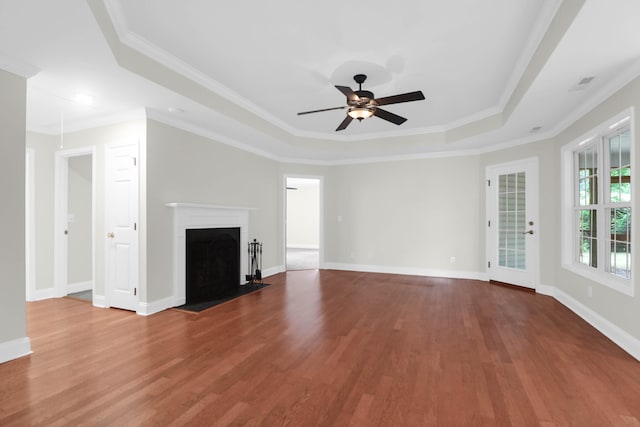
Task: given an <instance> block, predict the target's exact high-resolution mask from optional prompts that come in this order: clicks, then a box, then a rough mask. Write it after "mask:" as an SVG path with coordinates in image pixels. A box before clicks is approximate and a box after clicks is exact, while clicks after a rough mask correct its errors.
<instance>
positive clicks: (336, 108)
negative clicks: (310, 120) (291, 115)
mask: <svg viewBox="0 0 640 427" xmlns="http://www.w3.org/2000/svg"><path fill="white" fill-rule="evenodd" d="M345 108H347V106H346V105H344V106H342V107H331V108H323V109H322V110H312V111H303V112H301V113H298V115H299V116H302V115H303V114H311V113H321V112H323V111H331V110H344V109H345Z"/></svg>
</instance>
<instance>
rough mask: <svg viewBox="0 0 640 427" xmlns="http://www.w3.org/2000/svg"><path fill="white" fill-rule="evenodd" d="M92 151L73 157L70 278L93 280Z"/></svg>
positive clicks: (69, 180) (68, 225) (69, 178)
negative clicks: (90, 153) (89, 153)
mask: <svg viewBox="0 0 640 427" xmlns="http://www.w3.org/2000/svg"><path fill="white" fill-rule="evenodd" d="M91 162H92V159H91V155H87V154H85V155H82V156H76V157H71V158H70V159H69V176H68V185H69V189H68V193H67V198H68V208H67V209H68V215H69V217H70V218H69V221H68V224H67V230H68V232H69V234H68V236H67V245H68V246H67V247H68V250H67V251H68V257H67V258H68V259H67V262H68V267H67V282H68V283H69V284H77V283H84V282H91V281H92V280H93V277H92V269H93V265H92V260H91V253H92V247H93V241H92V236H91V219H92V217H91V186H92V179H91Z"/></svg>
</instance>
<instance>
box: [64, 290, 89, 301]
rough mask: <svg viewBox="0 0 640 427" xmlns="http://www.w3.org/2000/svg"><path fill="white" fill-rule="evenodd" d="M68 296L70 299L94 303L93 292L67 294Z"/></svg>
mask: <svg viewBox="0 0 640 427" xmlns="http://www.w3.org/2000/svg"><path fill="white" fill-rule="evenodd" d="M67 296H68V297H70V298H75V299H81V300H85V301H93V291H92V290H88V291H81V292H74V293H72V294H67Z"/></svg>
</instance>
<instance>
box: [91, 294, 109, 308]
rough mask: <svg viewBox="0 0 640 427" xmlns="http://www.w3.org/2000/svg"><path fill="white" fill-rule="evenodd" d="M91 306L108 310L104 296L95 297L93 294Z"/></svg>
mask: <svg viewBox="0 0 640 427" xmlns="http://www.w3.org/2000/svg"><path fill="white" fill-rule="evenodd" d="M93 306H94V307H98V308H109V304H107V298H106V297H105V296H104V295H96V294H95V292H94V293H93Z"/></svg>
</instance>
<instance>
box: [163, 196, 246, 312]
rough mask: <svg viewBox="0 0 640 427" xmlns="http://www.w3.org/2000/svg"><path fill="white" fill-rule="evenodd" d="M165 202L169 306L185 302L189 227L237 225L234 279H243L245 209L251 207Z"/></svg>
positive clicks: (226, 226) (204, 227) (234, 226)
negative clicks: (169, 215)
mask: <svg viewBox="0 0 640 427" xmlns="http://www.w3.org/2000/svg"><path fill="white" fill-rule="evenodd" d="M166 206H167V207H168V208H171V210H172V211H173V296H172V300H173V302H172V306H173V307H177V306H180V305H184V304H185V303H186V302H187V291H186V289H187V259H186V258H187V257H186V253H187V232H189V234H191V232H192V231H191V230H203V229H230V228H236V229H239V230H240V234H239V239H238V248H239V252H240V259H239V261H238V262H239V267H238V270H237V279H236V280H237V282H235V283H236V285H238V284H240V285H242V284H244V283H245V282H244V275H243V273H245V272H246V271H247V269H248V265H249V262H248V255H247V250H246V245H247V242H248V241H249V212H250V211H252V210H253V209H251V208H244V207H235V206H216V205H203V204H197V203H179V202H178V203H167V204H166ZM242 248H244V250H241V249H242ZM207 298H208V297H207Z"/></svg>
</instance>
